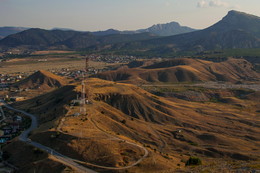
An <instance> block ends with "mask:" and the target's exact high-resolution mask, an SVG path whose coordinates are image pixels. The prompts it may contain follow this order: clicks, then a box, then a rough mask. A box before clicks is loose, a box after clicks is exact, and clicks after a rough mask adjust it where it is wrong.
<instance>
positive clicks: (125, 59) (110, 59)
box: [90, 55, 137, 63]
mask: <svg viewBox="0 0 260 173" xmlns="http://www.w3.org/2000/svg"><path fill="white" fill-rule="evenodd" d="M90 59H91V60H92V61H97V62H106V63H129V62H131V61H134V60H136V59H137V58H136V57H135V56H128V55H122V56H119V55H116V56H113V55H112V56H111V55H92V56H91V57H90Z"/></svg>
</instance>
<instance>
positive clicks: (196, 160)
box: [185, 156, 202, 166]
mask: <svg viewBox="0 0 260 173" xmlns="http://www.w3.org/2000/svg"><path fill="white" fill-rule="evenodd" d="M201 164H202V161H201V160H200V158H198V157H194V156H191V157H190V158H189V160H188V161H187V162H186V164H185V165H186V166H190V165H201Z"/></svg>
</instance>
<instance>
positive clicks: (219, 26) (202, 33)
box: [114, 11, 260, 55]
mask: <svg viewBox="0 0 260 173" xmlns="http://www.w3.org/2000/svg"><path fill="white" fill-rule="evenodd" d="M259 28H260V18H259V17H257V16H253V15H249V14H246V13H242V12H238V11H230V12H229V13H228V14H227V15H226V16H225V17H224V18H223V19H222V20H221V21H219V22H217V23H216V24H214V25H212V26H210V27H208V28H206V29H204V30H199V31H195V32H190V33H185V34H179V35H175V36H169V37H162V38H156V39H152V40H145V41H139V42H132V43H131V44H124V45H123V44H120V45H118V47H120V49H124V50H135V52H138V50H139V51H142V52H143V50H147V52H150V53H153V54H156V55H162V54H168V53H169V54H170V53H172V52H179V51H195V52H200V51H204V50H221V49H236V48H259V47H260V29H259ZM114 47H116V46H114Z"/></svg>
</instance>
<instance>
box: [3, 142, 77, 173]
mask: <svg viewBox="0 0 260 173" xmlns="http://www.w3.org/2000/svg"><path fill="white" fill-rule="evenodd" d="M4 151H5V155H6V157H7V161H8V162H9V163H11V164H13V165H15V166H16V167H17V168H19V170H17V171H16V172H17V173H25V172H28V173H29V172H37V173H48V172H50V170H51V172H60V173H65V172H69V173H76V172H75V171H74V170H72V169H71V168H69V167H67V166H65V165H63V164H61V163H59V162H57V161H55V160H53V159H52V158H51V157H49V156H48V154H46V153H45V152H43V151H42V150H39V149H37V148H34V147H32V146H30V145H26V144H24V143H23V142H20V141H14V142H13V143H11V144H9V145H7V146H6V147H4Z"/></svg>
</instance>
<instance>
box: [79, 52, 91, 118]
mask: <svg viewBox="0 0 260 173" xmlns="http://www.w3.org/2000/svg"><path fill="white" fill-rule="evenodd" d="M88 61H89V58H88V57H86V58H85V67H84V69H83V71H82V81H81V107H80V113H81V114H82V115H86V107H85V105H86V103H89V92H88V90H86V82H87V78H88V77H87V72H88V67H89V63H88Z"/></svg>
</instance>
